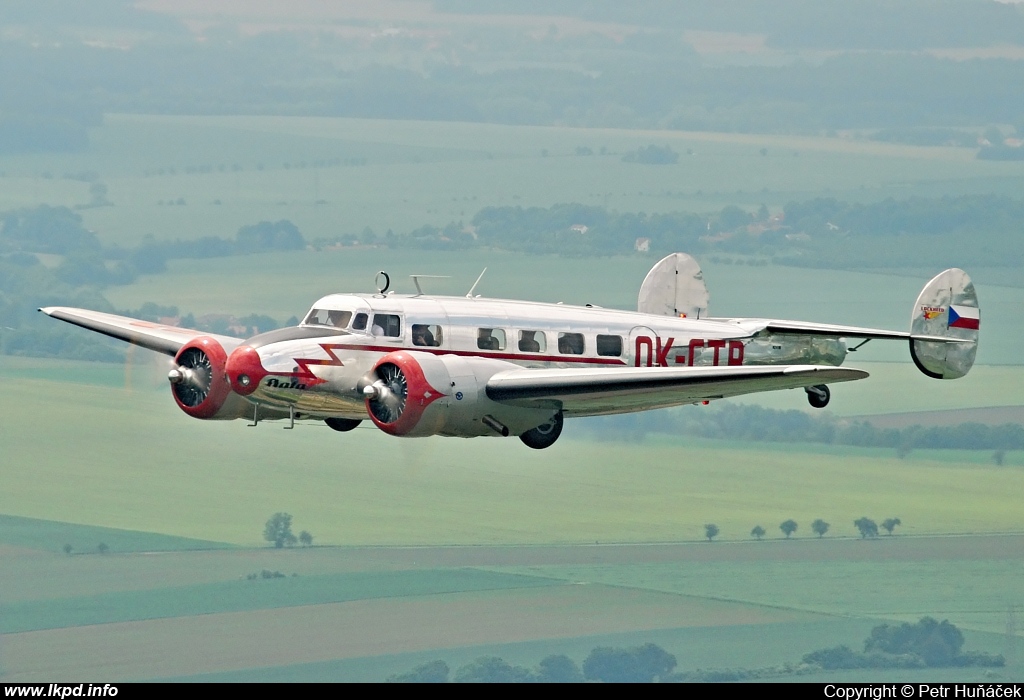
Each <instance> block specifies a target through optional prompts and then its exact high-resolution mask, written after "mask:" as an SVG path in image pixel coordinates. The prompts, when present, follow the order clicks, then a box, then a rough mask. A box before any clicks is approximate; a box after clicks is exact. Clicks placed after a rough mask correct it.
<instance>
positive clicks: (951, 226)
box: [382, 146, 1024, 267]
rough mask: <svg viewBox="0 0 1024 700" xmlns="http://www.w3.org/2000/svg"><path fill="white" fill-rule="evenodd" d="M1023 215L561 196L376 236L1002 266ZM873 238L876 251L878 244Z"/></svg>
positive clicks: (923, 203) (935, 205)
mask: <svg viewBox="0 0 1024 700" xmlns="http://www.w3.org/2000/svg"><path fill="white" fill-rule="evenodd" d="M650 149H655V152H656V153H662V151H660V150H658V149H657V147H654V146H651V147H648V148H646V149H640V150H639V151H635V152H633V155H632V156H631V157H632V158H634V159H635V160H636V162H655V161H656V160H657V158H663V157H667V156H663V155H648V154H649V153H650ZM1015 150H1019V151H1022V152H1024V149H1015ZM641 153H642V154H644V155H642V156H641V155H640V154H641ZM652 159H654V160H652ZM1022 218H1024V200H1021V199H1015V198H1012V197H1006V196H996V195H962V196H958V197H948V196H947V197H910V198H907V199H903V200H896V199H892V198H889V199H886V200H884V201H881V202H870V203H860V202H846V201H841V200H837V199H832V198H817V199H812V200H806V201H799V202H790V203H788V204H787V205H786V206H785V207H784V209H783V217H782V218H781V219H771V218H770V216H769V212H768V210H767V208H766V207H764V206H763V205H762V207H761V208H760V210H759V211H757V212H751V211H749V210H747V209H744V208H741V207H738V206H736V205H728V206H725V207H723V208H722V209H720V210H718V211H713V212H684V211H676V212H667V213H655V214H647V213H644V212H613V211H609V210H607V209H606V208H604V207H600V206H593V205H584V204H575V203H570V204H556V205H554V206H551V207H547V208H545V207H525V208H524V207H518V206H515V207H512V206H502V207H484V208H483V209H481V210H480V211H478V212H477V213H476V214H475V215H474V216H473V218H472V219H471V221H470V222H469V225H468V226H466V225H464V224H463V223H462V222H451V223H449V224H448V225H446V226H434V225H427V226H422V227H420V228H417V229H415V230H413V231H411V232H410V233H409V234H407V235H392V236H387V237H385V238H384V239H383V240H382V243H383V244H384V245H388V246H395V247H399V246H404V247H414V248H424V249H442V250H461V249H467V248H477V247H491V248H498V249H503V250H513V251H522V252H529V253H554V254H560V255H577V256H588V255H617V254H629V253H632V252H633V250H634V246H635V244H636V241H637V239H640V238H645V239H648V241H649V245H650V250H651V252H652V254H659V253H666V252H672V251H676V250H685V251H688V252H691V253H698V254H699V253H714V252H718V251H721V252H730V253H739V254H744V255H756V256H760V257H762V258H771V259H773V260H775V261H776V262H779V263H782V264H789V265H799V266H817V267H865V266H866V267H899V266H903V267H906V266H920V265H931V264H937V263H942V262H948V261H949V259H950V258H951V256H953V255H955V256H957V258H958V260H959V262H960V264H974V265H981V264H988V265H996V266H1006V265H1018V264H1020V263H1021V262H1024V258H1022V253H1021V250H1020V246H1019V244H1018V242H1017V239H1016V237H1015V234H1014V232H1015V231H1016V222H1018V221H1020V220H1021V219H1022ZM584 227H585V230H584ZM979 236H984V238H985V241H986V245H985V246H980V245H978V246H971V247H970V248H971V250H969V251H966V250H964V249H963V247H962V246H953V248H954V250H955V253H952V254H951V253H946V252H944V251H942V250H941V248H942V247H943V246H944V245H945V244H946V243H947V242H955V241H958V240H959V241H962V240H964V239H965V237H970V238H971V239H972V240H976V239H977V238H978V237H979ZM882 238H884V239H885V240H886V246H885V247H884V251H885V254H884V255H882V254H880V253H879V250H881V249H880V248H879V246H878V245H877V243H878V241H879V240H880V239H882ZM929 251H931V252H929ZM964 255H968V257H967V258H964ZM922 256H924V257H922Z"/></svg>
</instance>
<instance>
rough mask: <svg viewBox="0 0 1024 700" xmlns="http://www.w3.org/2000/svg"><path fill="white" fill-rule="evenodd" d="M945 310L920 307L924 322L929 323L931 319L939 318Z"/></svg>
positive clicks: (938, 307)
mask: <svg viewBox="0 0 1024 700" xmlns="http://www.w3.org/2000/svg"><path fill="white" fill-rule="evenodd" d="M945 311H946V309H944V308H943V307H941V306H922V307H921V313H922V314H924V320H925V321H931V320H932V319H933V318H938V317H939V316H941V315H942V314H943V313H944V312H945Z"/></svg>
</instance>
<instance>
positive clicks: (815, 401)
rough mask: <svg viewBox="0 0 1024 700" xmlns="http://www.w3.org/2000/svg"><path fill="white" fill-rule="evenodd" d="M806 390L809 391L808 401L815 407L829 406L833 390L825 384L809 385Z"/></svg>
mask: <svg viewBox="0 0 1024 700" xmlns="http://www.w3.org/2000/svg"><path fill="white" fill-rule="evenodd" d="M805 391H806V392H807V403H809V404H811V406H812V407H813V408H825V406H828V402H829V399H831V398H832V392H831V391H829V390H828V387H827V386H826V385H824V384H819V385H817V386H813V387H809V388H807V389H805ZM822 394H824V395H822Z"/></svg>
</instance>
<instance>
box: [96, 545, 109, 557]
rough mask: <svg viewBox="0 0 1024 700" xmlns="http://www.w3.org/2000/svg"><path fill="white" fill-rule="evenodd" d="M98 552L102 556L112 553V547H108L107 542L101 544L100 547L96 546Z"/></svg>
mask: <svg viewBox="0 0 1024 700" xmlns="http://www.w3.org/2000/svg"><path fill="white" fill-rule="evenodd" d="M96 551H97V552H99V553H100V554H106V553H107V552H109V551H110V547H108V546H107V543H106V542H100V543H99V544H98V545H96Z"/></svg>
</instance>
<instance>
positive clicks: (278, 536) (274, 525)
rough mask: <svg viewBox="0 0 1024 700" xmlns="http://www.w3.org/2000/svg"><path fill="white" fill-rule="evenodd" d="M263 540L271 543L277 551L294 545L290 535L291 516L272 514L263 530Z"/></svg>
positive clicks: (292, 536)
mask: <svg viewBox="0 0 1024 700" xmlns="http://www.w3.org/2000/svg"><path fill="white" fill-rule="evenodd" d="M263 539H265V540H266V541H267V542H273V543H274V546H275V547H277V548H278V549H281V548H282V547H285V546H288V547H291V546H292V545H294V544H295V535H293V534H292V516H291V515H289V514H288V513H274V514H273V515H272V516H271V517H270V520H268V521H267V524H266V526H265V527H264V528H263Z"/></svg>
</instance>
